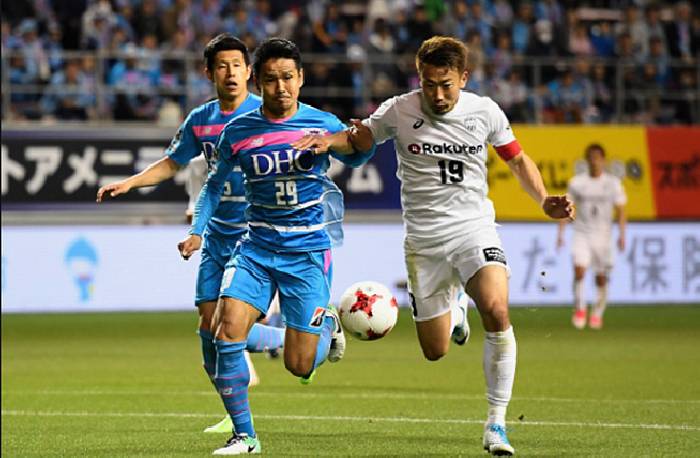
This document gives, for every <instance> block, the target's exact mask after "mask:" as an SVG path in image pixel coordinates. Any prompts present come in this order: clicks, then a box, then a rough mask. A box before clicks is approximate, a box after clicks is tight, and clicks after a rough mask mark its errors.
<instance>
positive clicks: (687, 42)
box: [665, 1, 699, 61]
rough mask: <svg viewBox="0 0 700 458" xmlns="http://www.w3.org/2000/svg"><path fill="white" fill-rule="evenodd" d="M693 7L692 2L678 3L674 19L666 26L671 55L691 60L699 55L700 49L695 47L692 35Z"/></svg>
mask: <svg viewBox="0 0 700 458" xmlns="http://www.w3.org/2000/svg"><path fill="white" fill-rule="evenodd" d="M690 19H691V9H690V4H689V3H688V2H686V1H681V2H678V3H677V4H676V7H675V9H674V14H673V21H672V22H671V23H670V24H668V25H667V26H666V29H665V32H666V42H667V43H668V46H669V52H670V54H671V56H673V57H675V58H680V59H683V60H685V61H690V60H692V59H693V57H697V56H696V55H697V53H698V51H699V50H697V49H693V45H694V44H693V40H692V37H691V22H690Z"/></svg>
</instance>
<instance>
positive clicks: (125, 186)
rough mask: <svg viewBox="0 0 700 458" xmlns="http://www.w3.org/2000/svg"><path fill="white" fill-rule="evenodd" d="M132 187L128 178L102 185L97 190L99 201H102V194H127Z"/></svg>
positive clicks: (113, 195)
mask: <svg viewBox="0 0 700 458" xmlns="http://www.w3.org/2000/svg"><path fill="white" fill-rule="evenodd" d="M130 189H131V186H130V185H129V183H127V181H126V180H124V181H117V182H116V183H110V184H108V185H105V186H102V187H101V188H100V189H99V190H98V191H97V199H96V201H97V202H102V196H103V195H104V194H105V193H107V195H109V197H116V196H118V195H119V194H126V193H127V192H129V190H130Z"/></svg>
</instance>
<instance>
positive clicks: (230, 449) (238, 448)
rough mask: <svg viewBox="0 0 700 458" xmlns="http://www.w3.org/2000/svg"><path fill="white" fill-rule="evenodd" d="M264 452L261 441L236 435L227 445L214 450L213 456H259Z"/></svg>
mask: <svg viewBox="0 0 700 458" xmlns="http://www.w3.org/2000/svg"><path fill="white" fill-rule="evenodd" d="M261 451H262V447H261V446H260V440H259V439H258V438H257V437H250V436H248V435H247V434H234V435H233V436H231V438H230V439H229V440H228V441H226V445H224V446H223V447H221V448H220V449H217V450H214V453H212V455H247V454H251V455H252V454H258V453H260V452H261Z"/></svg>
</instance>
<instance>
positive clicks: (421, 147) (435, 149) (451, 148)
mask: <svg viewBox="0 0 700 458" xmlns="http://www.w3.org/2000/svg"><path fill="white" fill-rule="evenodd" d="M483 150H484V145H476V146H472V145H466V144H462V145H457V144H450V143H440V144H433V143H421V144H418V143H411V144H410V145H408V151H409V152H410V153H411V154H481V152H482V151H483Z"/></svg>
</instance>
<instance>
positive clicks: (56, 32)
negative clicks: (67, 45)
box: [42, 22, 64, 74]
mask: <svg viewBox="0 0 700 458" xmlns="http://www.w3.org/2000/svg"><path fill="white" fill-rule="evenodd" d="M47 29H48V30H47V34H46V35H45V36H44V37H43V39H42V47H43V48H44V51H45V52H46V57H47V59H48V60H49V69H50V70H51V73H52V74H54V73H56V72H58V71H60V70H61V69H62V68H63V52H64V50H63V35H62V33H61V26H60V25H59V24H57V23H56V22H51V23H49V24H48V26H47Z"/></svg>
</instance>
